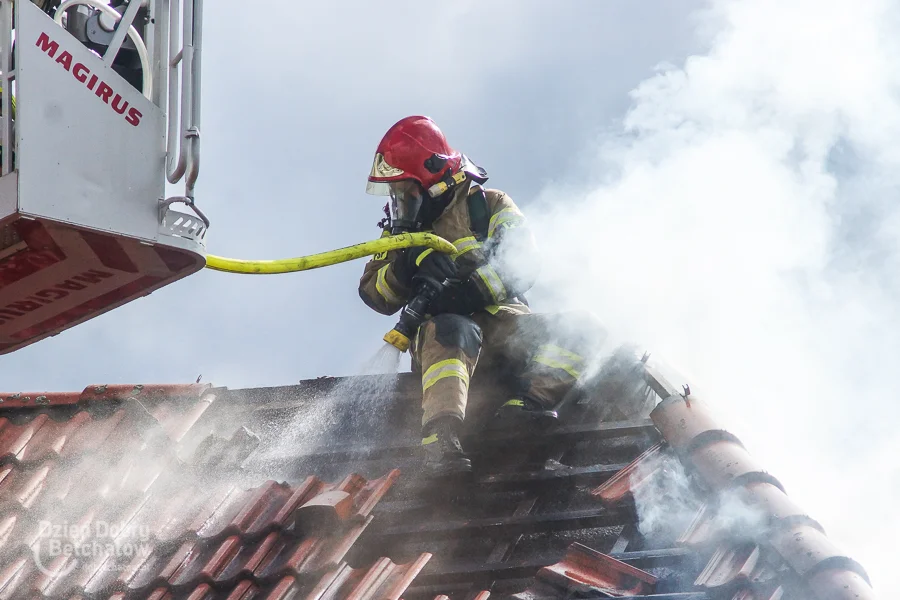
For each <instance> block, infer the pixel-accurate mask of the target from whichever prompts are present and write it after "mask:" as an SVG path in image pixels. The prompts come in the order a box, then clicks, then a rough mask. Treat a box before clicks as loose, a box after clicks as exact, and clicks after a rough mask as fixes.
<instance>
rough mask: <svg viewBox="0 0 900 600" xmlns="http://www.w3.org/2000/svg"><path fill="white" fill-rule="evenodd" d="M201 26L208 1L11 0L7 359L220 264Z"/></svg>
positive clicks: (1, 196)
mask: <svg viewBox="0 0 900 600" xmlns="http://www.w3.org/2000/svg"><path fill="white" fill-rule="evenodd" d="M201 22H202V0H143V1H141V0H131V1H130V2H122V3H121V4H118V5H116V4H115V2H114V3H113V5H112V6H111V5H108V4H106V3H105V2H102V1H100V0H63V1H62V2H61V3H60V0H43V1H36V2H30V1H22V0H20V1H19V2H12V1H11V0H0V89H2V103H0V156H2V159H0V354H5V353H8V352H12V351H14V350H17V349H19V348H21V347H23V346H26V345H28V344H31V343H34V342H36V341H38V340H41V339H43V338H46V337H47V336H52V335H55V334H57V333H60V332H61V331H64V330H66V329H68V328H70V327H73V326H75V325H77V324H79V323H82V322H84V321H87V320H89V319H91V318H93V317H96V316H98V315H100V314H103V313H105V312H107V311H109V310H111V309H113V308H115V307H117V306H120V305H122V304H125V303H127V302H129V301H131V300H134V299H136V298H139V297H142V296H145V295H147V294H149V293H151V292H153V291H154V290H157V289H159V288H161V287H163V286H165V285H168V284H170V283H172V282H174V281H177V280H179V279H182V278H184V277H186V276H188V275H190V274H192V273H194V272H196V271H198V270H200V269H202V268H203V267H204V266H205V265H206V249H205V236H206V232H207V229H208V226H209V222H208V220H207V219H206V217H205V216H204V215H203V213H202V212H201V211H200V210H199V209H198V208H197V206H196V205H195V204H194V185H195V183H196V180H197V175H198V171H199V166H200V162H199V154H200V138H199V134H200V132H199V126H200V53H201V40H202V33H201ZM182 181H183V186H184V191H183V194H180V195H176V196H171V197H167V196H166V183H167V182H168V183H172V184H175V183H180V182H182Z"/></svg>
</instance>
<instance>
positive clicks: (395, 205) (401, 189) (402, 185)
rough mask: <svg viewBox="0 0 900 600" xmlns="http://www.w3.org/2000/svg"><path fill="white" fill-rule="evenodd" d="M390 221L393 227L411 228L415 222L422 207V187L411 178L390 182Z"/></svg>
mask: <svg viewBox="0 0 900 600" xmlns="http://www.w3.org/2000/svg"><path fill="white" fill-rule="evenodd" d="M390 195H391V222H392V223H393V225H394V228H398V227H401V228H404V229H406V230H412V229H413V228H415V226H416V224H417V220H418V217H419V211H420V210H421V208H422V200H423V194H422V188H421V186H420V185H419V184H418V183H417V182H415V181H411V180H406V181H394V182H391V184H390Z"/></svg>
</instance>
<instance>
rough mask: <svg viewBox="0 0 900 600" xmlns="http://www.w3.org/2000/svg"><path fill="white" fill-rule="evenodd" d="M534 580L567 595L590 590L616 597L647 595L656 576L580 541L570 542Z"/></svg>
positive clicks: (654, 583)
mask: <svg viewBox="0 0 900 600" xmlns="http://www.w3.org/2000/svg"><path fill="white" fill-rule="evenodd" d="M536 577H537V579H539V580H541V581H543V582H545V583H548V584H550V585H552V586H554V587H556V588H558V589H561V590H564V591H565V592H566V594H571V593H575V594H582V593H591V592H600V593H609V594H613V595H618V596H624V595H633V596H640V595H647V594H650V593H651V592H652V590H653V587H654V586H655V585H656V581H657V579H656V577H654V576H653V575H651V574H650V573H647V572H646V571H642V570H640V569H638V568H636V567H632V566H631V565H628V564H626V563H623V562H621V561H619V560H616V559H614V558H613V557H611V556H609V555H607V554H603V553H602V552H597V551H596V550H592V549H591V548H588V547H587V546H584V545H582V544H578V543H575V544H572V545H571V546H569V548H568V550H567V551H566V555H565V557H564V558H563V559H562V560H561V561H560V562H558V563H556V564H554V565H550V566H548V567H544V568H542V569H541V570H540V571H538V573H537V576H536Z"/></svg>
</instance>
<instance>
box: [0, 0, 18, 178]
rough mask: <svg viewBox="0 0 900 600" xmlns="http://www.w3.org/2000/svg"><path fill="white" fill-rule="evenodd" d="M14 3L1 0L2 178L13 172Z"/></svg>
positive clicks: (0, 130) (0, 163)
mask: <svg viewBox="0 0 900 600" xmlns="http://www.w3.org/2000/svg"><path fill="white" fill-rule="evenodd" d="M12 26H13V2H12V0H0V113H2V117H0V152H2V154H3V160H2V161H0V176H2V175H6V174H8V173H11V172H12V170H13V168H14V167H13V152H14V151H15V147H14V146H13V140H14V139H15V136H14V135H13V109H12V107H13V100H12V99H13V98H14V97H15V93H16V91H15V80H16V73H15V71H14V70H13V53H12V48H13V27H12Z"/></svg>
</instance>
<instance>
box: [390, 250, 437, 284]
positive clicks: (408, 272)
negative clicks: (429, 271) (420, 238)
mask: <svg viewBox="0 0 900 600" xmlns="http://www.w3.org/2000/svg"><path fill="white" fill-rule="evenodd" d="M427 249H428V248H426V247H425V246H418V247H415V248H403V249H402V250H400V251H398V253H397V256H396V258H394V261H393V263H392V264H393V266H394V275H396V277H397V279H398V280H399V281H400V283H402V284H403V285H405V286H406V287H410V286H411V285H412V278H413V275H415V274H416V271H417V270H418V269H419V267H418V266H417V265H416V259H417V258H419V255H420V254H422V253H423V252H425V251H426V250H427Z"/></svg>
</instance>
